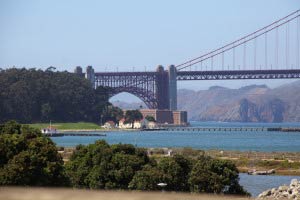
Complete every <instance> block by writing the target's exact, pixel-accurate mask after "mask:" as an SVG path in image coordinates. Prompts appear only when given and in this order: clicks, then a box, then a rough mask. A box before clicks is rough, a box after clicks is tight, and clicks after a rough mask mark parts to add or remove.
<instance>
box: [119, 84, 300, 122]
mask: <svg viewBox="0 0 300 200" xmlns="http://www.w3.org/2000/svg"><path fill="white" fill-rule="evenodd" d="M113 103H114V104H115V105H117V106H120V107H121V108H127V109H128V108H130V109H133V108H139V107H140V105H143V107H145V105H144V104H143V103H132V104H131V103H124V102H121V101H118V102H113ZM178 109H179V110H186V111H188V118H189V120H196V121H227V122H232V121H236V122H300V81H296V82H293V83H290V84H285V85H282V86H280V87H278V88H275V89H270V88H268V87H267V86H266V85H250V86H246V87H242V88H239V89H229V88H224V87H219V86H214V87H211V88H209V89H208V90H199V91H194V90H187V89H180V90H178Z"/></svg>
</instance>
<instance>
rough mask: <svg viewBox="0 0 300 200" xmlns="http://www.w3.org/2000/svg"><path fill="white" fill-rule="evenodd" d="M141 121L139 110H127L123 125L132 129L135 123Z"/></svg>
mask: <svg viewBox="0 0 300 200" xmlns="http://www.w3.org/2000/svg"><path fill="white" fill-rule="evenodd" d="M141 119H143V115H142V113H141V112H140V111H139V110H127V111H126V113H125V124H131V126H132V128H133V126H134V122H135V121H139V120H141Z"/></svg>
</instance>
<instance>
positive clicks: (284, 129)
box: [162, 127, 300, 132]
mask: <svg viewBox="0 0 300 200" xmlns="http://www.w3.org/2000/svg"><path fill="white" fill-rule="evenodd" d="M162 130H165V131H197V132H199V131H208V132H210V131H224V132H226V131H246V132H251V131H255V132H260V131H274V132H278V131H279V132H300V128H299V127H168V128H164V129H162Z"/></svg>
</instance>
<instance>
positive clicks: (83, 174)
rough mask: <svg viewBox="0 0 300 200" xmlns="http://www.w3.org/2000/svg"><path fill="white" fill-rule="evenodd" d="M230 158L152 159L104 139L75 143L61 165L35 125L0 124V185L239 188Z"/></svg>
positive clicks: (230, 191) (224, 190)
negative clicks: (67, 160) (83, 143)
mask: <svg viewBox="0 0 300 200" xmlns="http://www.w3.org/2000/svg"><path fill="white" fill-rule="evenodd" d="M238 181H239V176H238V170H237V168H236V167H235V165H234V164H233V163H232V162H230V161H224V160H216V159H213V158H211V157H206V156H200V157H198V158H197V159H190V158H188V157H187V156H182V155H174V156H172V157H163V158H160V159H158V160H154V159H152V158H151V157H148V155H147V152H146V150H145V149H142V148H136V147H134V146H133V145H130V144H114V145H109V144H107V143H106V142H105V141H104V140H98V141H96V142H95V143H94V144H90V145H87V146H83V145H79V146H77V147H76V150H75V151H74V153H73V155H72V156H71V158H70V161H69V162H67V163H66V165H65V166H64V165H63V161H62V158H61V156H60V155H59V154H58V153H57V148H56V146H55V144H54V143H53V142H52V141H51V140H50V139H49V138H46V137H45V136H43V135H42V134H41V132H40V131H39V130H38V129H34V128H31V127H29V126H27V125H23V126H22V125H20V124H18V123H16V122H14V121H10V122H8V123H6V124H3V125H0V185H23V186H24V185H30V186H67V185H71V186H73V187H77V188H90V189H124V190H127V189H131V190H161V188H160V187H159V186H158V183H166V184H167V185H166V187H165V188H164V189H165V190H168V191H191V192H197V193H200V192H205V193H228V194H242V195H245V194H247V192H245V191H244V189H243V188H242V187H241V186H240V185H239V182H238Z"/></svg>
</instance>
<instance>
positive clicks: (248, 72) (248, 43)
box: [75, 10, 300, 110]
mask: <svg viewBox="0 0 300 200" xmlns="http://www.w3.org/2000/svg"><path fill="white" fill-rule="evenodd" d="M299 49H300V10H297V11H295V12H293V13H291V14H289V15H287V16H285V17H283V18H281V19H279V20H277V21H275V22H273V23H271V24H269V25H268V26H265V27H263V28H261V29H259V30H257V31H254V32H253V33H251V34H248V35H246V36H244V37H241V38H239V39H237V40H235V41H233V42H230V43H228V44H226V45H224V46H222V47H220V48H217V49H215V50H213V51H211V52H208V53H206V54H203V55H201V56H198V57H196V58H193V59H190V60H188V61H186V62H183V63H181V64H179V65H176V66H174V65H171V66H170V67H169V68H168V70H164V68H163V67H162V66H159V67H158V68H157V70H156V71H155V72H96V73H95V72H94V70H93V68H92V67H91V66H89V67H87V71H86V73H85V76H86V78H87V79H89V80H90V81H91V83H92V85H93V86H94V87H99V86H104V87H110V88H111V93H110V95H111V96H114V95H116V94H118V93H120V92H129V93H131V94H134V95H136V96H137V97H139V98H140V99H141V100H143V101H144V102H145V104H146V105H147V106H148V107H149V108H157V109H170V110H176V109H177V80H230V79H291V78H300V58H299V57H300V51H299ZM75 73H78V74H81V75H82V74H83V73H82V69H81V68H80V67H77V68H76V69H75Z"/></svg>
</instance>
